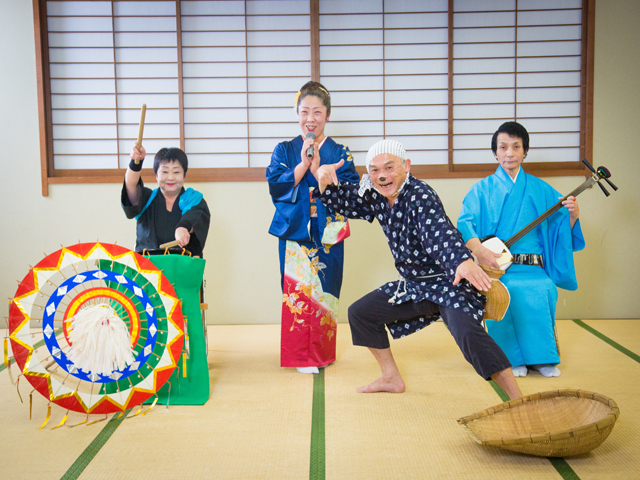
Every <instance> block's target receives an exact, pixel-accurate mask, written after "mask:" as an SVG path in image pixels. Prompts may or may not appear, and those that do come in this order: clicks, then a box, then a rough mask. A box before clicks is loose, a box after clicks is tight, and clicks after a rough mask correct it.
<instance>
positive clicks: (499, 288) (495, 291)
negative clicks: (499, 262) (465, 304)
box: [480, 265, 511, 321]
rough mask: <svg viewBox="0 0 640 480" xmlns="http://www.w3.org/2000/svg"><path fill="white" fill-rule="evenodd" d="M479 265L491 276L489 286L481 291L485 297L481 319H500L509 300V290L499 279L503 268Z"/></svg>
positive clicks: (507, 306)
mask: <svg viewBox="0 0 640 480" xmlns="http://www.w3.org/2000/svg"><path fill="white" fill-rule="evenodd" d="M480 267H481V268H482V269H483V270H484V271H485V272H487V275H489V277H491V288H490V289H489V290H488V291H487V292H483V293H484V295H486V297H487V303H486V304H485V306H484V318H483V320H498V321H499V320H502V319H503V318H504V315H505V313H507V309H508V308H509V303H510V302H511V295H509V290H507V287H505V286H504V283H502V282H501V281H500V280H499V279H500V277H501V276H502V275H503V274H504V270H500V269H499V268H491V267H487V266H486V265H480Z"/></svg>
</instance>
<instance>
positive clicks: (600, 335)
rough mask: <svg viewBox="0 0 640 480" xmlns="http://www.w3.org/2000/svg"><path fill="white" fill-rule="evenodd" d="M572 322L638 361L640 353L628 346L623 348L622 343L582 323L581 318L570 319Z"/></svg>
mask: <svg viewBox="0 0 640 480" xmlns="http://www.w3.org/2000/svg"><path fill="white" fill-rule="evenodd" d="M572 321H573V323H575V324H576V325H579V326H581V327H582V328H584V329H585V330H586V331H587V332H589V333H592V334H594V335H595V336H596V337H598V338H599V339H600V340H602V341H604V342H605V343H608V344H609V345H611V346H612V347H613V348H615V349H616V350H618V351H619V352H621V353H624V354H625V355H626V356H627V357H629V358H631V359H632V360H635V361H636V362H638V363H640V355H638V354H636V353H633V352H632V351H631V350H629V349H628V348H624V347H623V346H622V345H620V344H619V343H618V342H615V341H614V340H612V339H610V338H609V337H607V336H606V335H604V334H603V333H600V332H599V331H597V330H596V329H595V328H593V327H591V326H589V325H587V324H586V323H584V322H583V321H582V320H578V319H574V320H572Z"/></svg>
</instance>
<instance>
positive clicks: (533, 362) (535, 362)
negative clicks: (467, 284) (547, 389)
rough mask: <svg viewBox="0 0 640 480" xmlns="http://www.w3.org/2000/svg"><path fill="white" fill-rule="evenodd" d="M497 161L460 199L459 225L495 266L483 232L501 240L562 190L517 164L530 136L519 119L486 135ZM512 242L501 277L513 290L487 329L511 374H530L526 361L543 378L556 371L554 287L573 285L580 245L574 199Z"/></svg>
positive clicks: (482, 260) (481, 260)
mask: <svg viewBox="0 0 640 480" xmlns="http://www.w3.org/2000/svg"><path fill="white" fill-rule="evenodd" d="M491 149H492V150H493V154H494V155H495V157H496V159H497V160H498V163H499V164H500V166H498V169H497V170H496V173H495V174H493V175H490V176H489V177H487V178H485V179H484V180H481V181H480V182H478V183H476V184H475V185H474V186H473V187H472V188H471V190H470V191H469V193H468V194H467V196H466V197H465V199H464V201H463V204H462V210H461V212H460V217H459V218H458V230H460V232H461V233H462V236H463V238H464V240H465V242H466V246H467V247H468V248H469V250H471V252H472V253H473V254H474V255H475V257H476V258H477V259H478V262H479V263H480V264H481V265H487V266H489V267H494V268H498V264H497V262H496V258H497V257H499V256H500V254H496V253H494V252H492V251H491V250H489V249H488V248H486V247H484V246H483V245H482V243H481V242H480V239H481V238H484V237H486V236H489V235H495V236H496V237H498V238H500V239H502V240H503V241H504V240H506V239H508V238H510V237H511V236H513V235H514V234H515V233H517V232H519V231H520V230H521V229H523V228H524V227H526V226H527V225H528V224H529V223H531V222H532V221H534V220H535V219H536V218H538V217H539V216H540V215H542V214H543V213H544V212H545V211H547V210H548V209H549V208H550V207H552V206H553V205H555V204H556V203H557V202H558V200H559V198H562V195H561V194H560V193H559V192H557V191H556V190H555V189H554V188H553V187H551V186H550V185H549V184H548V183H546V182H544V181H542V180H540V179H538V178H536V177H534V176H532V175H529V174H527V173H525V172H524V171H522V169H521V168H520V165H521V164H522V161H523V160H524V158H525V157H526V155H527V152H528V150H529V134H528V133H527V130H526V129H525V128H524V127H523V126H522V125H520V124H519V123H517V122H506V123H504V124H502V125H501V126H500V128H499V129H498V131H497V132H496V133H495V134H494V135H493V138H492V140H491ZM563 205H564V206H565V207H566V208H562V209H560V210H558V211H557V212H555V213H554V214H553V215H552V216H551V217H549V218H548V219H547V220H546V221H544V222H543V223H542V224H540V225H538V226H537V227H536V228H535V229H533V230H532V231H531V232H529V233H528V234H527V235H525V236H524V237H523V238H522V239H520V240H519V241H517V242H516V243H514V244H513V246H512V247H511V254H512V255H513V257H514V262H513V265H511V267H509V270H508V271H507V272H506V273H505V274H504V275H503V276H502V277H501V278H500V280H501V281H502V282H503V283H504V284H505V286H506V287H507V289H508V290H509V294H510V295H511V303H510V305H509V309H508V310H507V313H506V315H505V316H504V318H503V319H502V320H501V321H499V322H496V321H492V320H489V321H487V328H488V330H489V334H490V335H491V337H493V339H494V340H495V341H496V343H497V344H498V345H499V346H500V347H501V348H502V350H503V351H504V352H505V353H506V355H507V357H508V358H509V361H510V362H511V364H512V365H513V367H512V369H513V373H514V375H515V376H517V377H518V376H519V377H524V376H526V375H527V366H528V367H531V368H533V369H535V370H538V371H539V372H540V373H541V374H542V375H544V376H545V377H557V376H559V375H560V370H559V369H558V368H557V367H556V365H557V364H558V363H560V356H559V354H558V348H557V343H556V338H555V313H556V302H557V300H558V290H557V287H560V288H564V289H566V290H575V289H577V288H578V284H577V281H576V275H575V269H574V265H573V252H574V251H578V250H582V249H583V248H584V237H583V236H582V229H581V228H580V222H579V220H578V216H579V213H580V210H579V208H578V202H577V201H576V199H575V197H569V198H568V199H567V200H565V201H564V202H563Z"/></svg>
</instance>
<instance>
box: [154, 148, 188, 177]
mask: <svg viewBox="0 0 640 480" xmlns="http://www.w3.org/2000/svg"><path fill="white" fill-rule="evenodd" d="M171 162H178V163H179V164H180V165H182V170H184V174H185V175H186V174H187V168H188V167H189V160H187V154H186V153H184V152H183V151H182V150H180V149H179V148H178V147H171V148H161V149H160V150H158V153H156V157H155V158H154V159H153V173H155V174H156V175H157V174H158V169H159V168H160V165H162V164H163V163H171Z"/></svg>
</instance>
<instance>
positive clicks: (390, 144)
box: [367, 139, 407, 171]
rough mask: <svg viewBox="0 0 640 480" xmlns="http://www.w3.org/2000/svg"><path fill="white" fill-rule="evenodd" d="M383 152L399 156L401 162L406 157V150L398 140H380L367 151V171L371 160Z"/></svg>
mask: <svg viewBox="0 0 640 480" xmlns="http://www.w3.org/2000/svg"><path fill="white" fill-rule="evenodd" d="M383 153H388V154H390V155H395V156H396V157H398V158H401V159H402V162H403V163H404V161H405V160H406V159H407V152H406V150H405V149H404V147H403V146H402V144H401V143H400V142H398V141H397V140H389V139H387V140H380V141H379V142H378V143H375V144H374V145H373V146H372V147H371V148H370V149H369V152H367V171H369V165H370V164H371V161H372V160H373V159H374V158H375V157H377V156H378V155H381V154H383Z"/></svg>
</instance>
